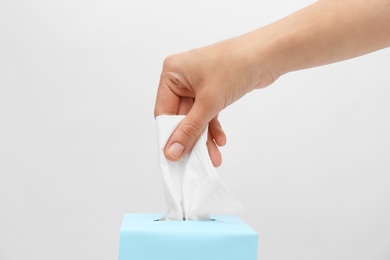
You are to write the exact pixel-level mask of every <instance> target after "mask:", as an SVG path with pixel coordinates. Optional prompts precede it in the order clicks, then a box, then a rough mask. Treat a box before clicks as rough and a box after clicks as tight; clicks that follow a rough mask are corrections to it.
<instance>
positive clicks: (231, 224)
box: [119, 214, 257, 260]
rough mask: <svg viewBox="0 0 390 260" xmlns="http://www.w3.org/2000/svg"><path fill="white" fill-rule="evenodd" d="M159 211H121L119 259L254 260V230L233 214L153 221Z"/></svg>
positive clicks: (255, 250) (255, 248) (255, 252)
mask: <svg viewBox="0 0 390 260" xmlns="http://www.w3.org/2000/svg"><path fill="white" fill-rule="evenodd" d="M161 216H162V214H125V216H124V219H123V222H122V226H121V230H120V243H119V260H256V259H257V234H256V232H255V231H254V230H253V229H251V228H250V227H249V226H248V225H246V224H245V223H244V222H243V221H241V220H240V219H239V218H238V217H236V216H233V215H212V219H213V220H210V221H156V220H158V219H159V218H160V217H161Z"/></svg>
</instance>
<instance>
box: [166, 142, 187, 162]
mask: <svg viewBox="0 0 390 260" xmlns="http://www.w3.org/2000/svg"><path fill="white" fill-rule="evenodd" d="M183 152H184V146H183V145H182V144H181V143H173V144H171V146H169V148H168V154H169V155H170V156H171V157H172V158H173V159H179V158H180V155H181V154H182V153H183Z"/></svg>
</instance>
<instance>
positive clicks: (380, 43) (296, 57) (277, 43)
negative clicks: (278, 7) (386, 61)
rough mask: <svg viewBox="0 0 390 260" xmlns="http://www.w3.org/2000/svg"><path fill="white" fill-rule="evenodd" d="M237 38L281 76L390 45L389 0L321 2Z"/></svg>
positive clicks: (254, 59)
mask: <svg viewBox="0 0 390 260" xmlns="http://www.w3.org/2000/svg"><path fill="white" fill-rule="evenodd" d="M238 38H239V39H240V41H242V42H244V45H245V47H246V48H247V50H249V51H250V52H252V53H256V54H255V55H253V54H252V55H251V57H248V60H250V62H251V63H252V65H253V67H254V68H255V69H261V71H264V69H266V70H268V72H269V73H271V74H272V75H273V77H274V78H277V77H279V76H280V75H283V74H285V73H288V72H290V71H294V70H299V69H305V68H309V67H314V66H319V65H324V64H328V63H332V62H337V61H341V60H345V59H349V58H353V57H356V56H359V55H363V54H366V53H369V52H372V51H375V50H378V49H381V48H385V47H388V46H390V0H322V1H319V2H316V3H314V4H312V5H310V6H308V7H306V8H304V9H302V10H300V11H298V12H296V13H294V14H291V15H289V16H287V17H286V18H283V19H281V20H279V21H277V22H275V23H272V24H270V25H268V26H265V27H262V28H260V29H258V30H255V31H253V32H250V33H248V34H245V35H242V36H240V37H238ZM264 67H265V68H264ZM265 84H267V83H265ZM262 85H263V83H262V81H261V80H259V81H258V82H257V83H256V86H255V87H262Z"/></svg>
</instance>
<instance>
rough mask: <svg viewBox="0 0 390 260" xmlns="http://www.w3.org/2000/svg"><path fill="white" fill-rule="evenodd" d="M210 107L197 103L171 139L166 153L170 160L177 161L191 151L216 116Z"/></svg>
mask: <svg viewBox="0 0 390 260" xmlns="http://www.w3.org/2000/svg"><path fill="white" fill-rule="evenodd" d="M207 107H208V106H206V105H203V104H201V102H197V101H195V103H194V105H193V106H192V108H191V110H190V111H189V112H188V114H187V116H186V117H185V118H184V119H183V121H182V122H181V123H180V124H179V126H178V127H177V128H176V129H175V131H174V132H173V133H172V135H171V137H170V138H169V140H168V142H167V144H166V146H165V149H164V152H165V156H166V158H167V159H168V160H171V161H177V160H180V158H181V157H182V156H183V154H185V153H186V152H187V151H188V150H190V149H191V148H192V147H193V146H194V144H195V142H196V140H197V139H198V138H199V136H200V135H201V133H202V131H203V129H205V127H206V126H207V124H208V123H209V122H210V121H211V119H212V118H213V117H214V115H213V114H212V113H211V110H210V109H208V108H207Z"/></svg>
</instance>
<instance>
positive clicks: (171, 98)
mask: <svg viewBox="0 0 390 260" xmlns="http://www.w3.org/2000/svg"><path fill="white" fill-rule="evenodd" d="M179 105H180V96H178V95H176V94H175V93H174V92H173V91H172V90H171V88H170V87H169V86H168V85H167V84H165V83H164V82H160V86H159V87H158V90H157V97H156V104H155V107H154V116H155V117H156V116H159V115H177V113H178V110H179Z"/></svg>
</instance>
